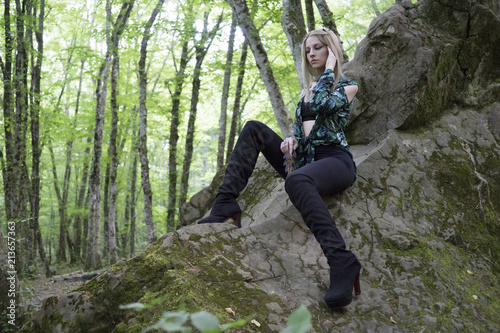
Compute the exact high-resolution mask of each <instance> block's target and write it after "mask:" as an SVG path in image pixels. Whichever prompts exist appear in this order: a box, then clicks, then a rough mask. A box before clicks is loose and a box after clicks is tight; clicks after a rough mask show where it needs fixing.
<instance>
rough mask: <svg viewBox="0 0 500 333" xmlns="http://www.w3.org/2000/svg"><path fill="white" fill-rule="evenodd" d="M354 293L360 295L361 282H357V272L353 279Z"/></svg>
mask: <svg viewBox="0 0 500 333" xmlns="http://www.w3.org/2000/svg"><path fill="white" fill-rule="evenodd" d="M354 295H361V284H360V283H359V273H358V275H356V279H354Z"/></svg>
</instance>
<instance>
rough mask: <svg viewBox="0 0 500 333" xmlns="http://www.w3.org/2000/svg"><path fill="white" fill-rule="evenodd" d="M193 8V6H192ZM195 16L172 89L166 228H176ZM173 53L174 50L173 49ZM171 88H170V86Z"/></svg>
mask: <svg viewBox="0 0 500 333" xmlns="http://www.w3.org/2000/svg"><path fill="white" fill-rule="evenodd" d="M191 10H192V8H191ZM193 23H194V22H193V18H192V17H190V16H188V17H186V21H185V23H184V26H185V27H184V31H186V33H185V34H184V36H183V37H182V39H183V42H182V52H181V59H180V63H179V68H178V69H176V75H175V79H174V92H173V93H172V92H171V91H170V94H171V96H172V111H171V121H170V136H169V140H168V144H169V154H168V207H167V225H166V227H167V228H166V230H167V231H169V230H175V224H176V223H175V207H176V195H177V141H178V140H179V128H178V127H179V108H180V98H181V94H182V89H183V87H184V81H185V75H184V72H185V70H186V67H187V64H188V62H189V60H190V56H189V54H188V53H189V52H188V51H189V50H188V46H189V40H190V39H191V37H192V36H193V35H194V29H193ZM172 53H173V51H172ZM169 89H170V88H169Z"/></svg>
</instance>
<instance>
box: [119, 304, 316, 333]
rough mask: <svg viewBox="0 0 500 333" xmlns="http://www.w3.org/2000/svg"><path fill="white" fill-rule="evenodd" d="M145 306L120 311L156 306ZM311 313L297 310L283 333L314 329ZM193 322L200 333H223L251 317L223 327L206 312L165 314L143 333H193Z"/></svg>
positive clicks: (131, 305)
mask: <svg viewBox="0 0 500 333" xmlns="http://www.w3.org/2000/svg"><path fill="white" fill-rule="evenodd" d="M160 299H162V298H161V297H160V298H158V299H156V300H154V301H153V302H154V304H157V303H158V302H160ZM154 304H153V303H152V304H143V303H139V302H135V303H130V304H126V305H120V309H123V310H126V309H136V310H142V309H145V308H149V307H151V306H153V305H154ZM311 318H312V315H311V312H309V310H308V309H307V307H306V306H305V305H301V306H300V307H299V308H298V309H297V310H295V311H294V312H293V313H292V314H291V315H290V317H289V318H288V320H287V327H286V328H285V329H284V330H282V331H281V333H306V332H309V330H310V329H311V328H312V325H311ZM189 320H190V321H191V323H190V324H191V325H192V326H193V327H194V328H196V330H197V331H198V332H201V333H222V332H225V331H227V330H229V329H231V328H235V327H241V326H244V325H246V324H247V323H248V322H249V320H250V317H248V318H245V319H239V320H236V321H234V322H231V323H227V324H224V325H221V323H220V321H219V318H217V317H216V316H215V315H213V314H211V313H209V312H206V311H199V312H196V313H193V314H189V313H187V312H186V311H184V310H182V311H178V312H164V313H163V317H162V319H160V320H159V321H157V322H156V323H155V324H154V325H152V326H150V327H148V328H146V329H145V330H143V331H142V332H149V331H152V330H162V331H165V332H192V331H193V330H192V328H191V327H190V326H186V325H187V324H189V323H188V321H189Z"/></svg>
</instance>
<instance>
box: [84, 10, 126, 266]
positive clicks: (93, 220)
mask: <svg viewBox="0 0 500 333" xmlns="http://www.w3.org/2000/svg"><path fill="white" fill-rule="evenodd" d="M106 7H107V9H106V10H107V12H108V17H110V11H111V6H110V5H109V3H108V4H107V6H106ZM133 7H134V0H130V1H127V2H124V3H123V5H122V7H121V10H120V13H119V15H118V17H117V18H116V22H115V24H114V29H113V33H112V35H111V39H110V40H109V41H108V50H107V51H106V56H105V59H104V61H103V63H102V65H101V68H100V70H99V75H98V77H99V78H98V81H97V88H96V97H97V102H96V117H95V127H94V156H93V158H92V165H91V173H90V185H89V190H90V207H89V220H88V236H87V251H86V257H85V268H86V269H94V270H95V269H98V268H100V267H101V253H100V244H99V243H100V241H99V223H100V213H101V178H100V170H101V155H102V141H103V140H102V139H103V131H104V114H105V110H106V97H107V80H108V78H109V69H110V66H111V56H112V53H113V50H114V49H115V48H117V47H118V43H119V40H120V36H121V34H122V33H123V30H124V29H125V26H126V24H127V21H128V18H129V16H130V12H131V10H132V8H133Z"/></svg>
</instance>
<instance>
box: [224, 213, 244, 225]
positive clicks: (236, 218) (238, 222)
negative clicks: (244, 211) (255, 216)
mask: <svg viewBox="0 0 500 333" xmlns="http://www.w3.org/2000/svg"><path fill="white" fill-rule="evenodd" d="M228 220H233V224H234V225H235V226H237V227H238V228H241V212H239V213H236V214H233V215H231V216H230V217H228V218H227V219H225V220H224V223H226V222H228Z"/></svg>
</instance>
